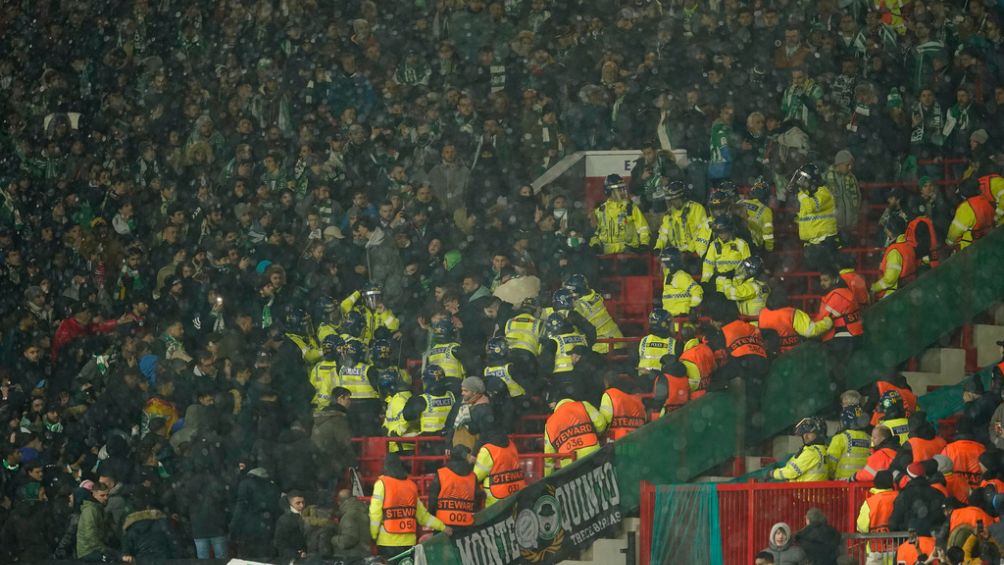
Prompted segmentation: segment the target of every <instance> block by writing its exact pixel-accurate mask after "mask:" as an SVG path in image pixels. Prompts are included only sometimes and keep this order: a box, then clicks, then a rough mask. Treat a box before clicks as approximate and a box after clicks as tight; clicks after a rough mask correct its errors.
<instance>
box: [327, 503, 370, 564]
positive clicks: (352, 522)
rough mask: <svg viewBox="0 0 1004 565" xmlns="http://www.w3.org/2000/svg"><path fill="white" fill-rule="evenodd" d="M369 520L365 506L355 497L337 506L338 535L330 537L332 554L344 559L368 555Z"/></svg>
mask: <svg viewBox="0 0 1004 565" xmlns="http://www.w3.org/2000/svg"><path fill="white" fill-rule="evenodd" d="M369 527H370V519H369V515H368V514H367V509H366V505H365V504H364V503H363V501H361V500H359V499H358V498H356V497H350V498H347V499H345V500H343V501H341V503H339V505H338V533H337V534H335V535H334V536H332V537H331V547H332V548H333V549H334V554H335V555H337V556H339V557H344V558H346V559H352V558H362V557H366V556H368V555H369V554H370V537H369Z"/></svg>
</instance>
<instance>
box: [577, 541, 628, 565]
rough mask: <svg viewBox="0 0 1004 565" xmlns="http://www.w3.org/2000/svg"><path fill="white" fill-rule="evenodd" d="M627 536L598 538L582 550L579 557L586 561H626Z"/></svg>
mask: <svg viewBox="0 0 1004 565" xmlns="http://www.w3.org/2000/svg"><path fill="white" fill-rule="evenodd" d="M625 549H627V536H626V535H625V536H624V537H623V538H621V539H603V538H601V539H598V540H596V541H594V542H593V545H591V546H589V547H587V548H586V549H584V550H582V553H581V554H580V555H579V559H580V560H582V561H585V562H586V563H604V564H606V563H624V557H625V554H624V553H623V551H624V550H625Z"/></svg>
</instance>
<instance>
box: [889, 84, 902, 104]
mask: <svg viewBox="0 0 1004 565" xmlns="http://www.w3.org/2000/svg"><path fill="white" fill-rule="evenodd" d="M902 106H903V97H902V96H901V95H900V93H899V91H898V90H896V89H895V88H894V89H892V90H890V91H889V96H887V97H886V99H885V107H886V108H899V107H902Z"/></svg>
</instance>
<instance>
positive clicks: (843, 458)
mask: <svg viewBox="0 0 1004 565" xmlns="http://www.w3.org/2000/svg"><path fill="white" fill-rule="evenodd" d="M851 392H856V391H851ZM867 428H868V418H867V417H866V416H865V415H864V412H863V411H862V410H861V405H860V404H858V403H854V404H850V405H847V406H844V407H843V409H842V410H841V411H840V431H839V432H837V434H836V435H834V436H833V438H832V439H830V445H829V446H827V448H826V461H827V465H828V466H829V473H830V479H832V480H835V481H846V480H848V479H850V478H851V477H853V476H854V475H855V474H857V472H858V471H859V470H860V469H861V468H862V467H864V466H865V463H867V462H868V456H869V455H871V452H872V450H871V434H869V433H868V432H866V431H865V429H867Z"/></svg>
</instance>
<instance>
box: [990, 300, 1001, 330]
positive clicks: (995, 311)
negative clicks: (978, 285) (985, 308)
mask: <svg viewBox="0 0 1004 565" xmlns="http://www.w3.org/2000/svg"><path fill="white" fill-rule="evenodd" d="M990 316H991V317H993V320H994V323H995V324H997V325H998V326H1004V302H998V303H997V304H994V305H993V306H991V307H990Z"/></svg>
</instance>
